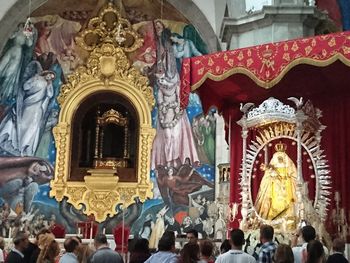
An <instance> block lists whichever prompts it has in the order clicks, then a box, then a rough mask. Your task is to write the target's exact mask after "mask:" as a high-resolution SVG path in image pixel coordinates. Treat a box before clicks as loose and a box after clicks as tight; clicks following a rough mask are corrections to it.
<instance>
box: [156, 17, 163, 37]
mask: <svg viewBox="0 0 350 263" xmlns="http://www.w3.org/2000/svg"><path fill="white" fill-rule="evenodd" d="M154 27H155V30H156V33H157V35H158V36H160V35H161V34H162V32H163V30H164V29H165V25H164V24H163V22H162V21H160V20H156V21H155V22H154Z"/></svg>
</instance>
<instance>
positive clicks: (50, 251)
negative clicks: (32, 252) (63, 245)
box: [37, 239, 60, 263]
mask: <svg viewBox="0 0 350 263" xmlns="http://www.w3.org/2000/svg"><path fill="white" fill-rule="evenodd" d="M59 254H60V246H59V244H58V243H57V242H56V240H54V239H53V240H51V241H50V242H49V243H48V244H46V245H45V246H44V247H43V249H41V251H40V254H39V257H38V260H37V263H55V262H56V257H57V256H58V255H59Z"/></svg>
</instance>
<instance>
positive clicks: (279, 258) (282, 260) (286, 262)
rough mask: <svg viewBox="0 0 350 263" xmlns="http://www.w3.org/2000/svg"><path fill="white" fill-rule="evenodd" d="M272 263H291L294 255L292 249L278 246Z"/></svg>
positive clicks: (283, 245)
mask: <svg viewBox="0 0 350 263" xmlns="http://www.w3.org/2000/svg"><path fill="white" fill-rule="evenodd" d="M274 262H275V263H293V262H294V255H293V251H292V248H291V247H290V246H288V245H286V244H279V245H278V247H277V249H276V252H275V255H274Z"/></svg>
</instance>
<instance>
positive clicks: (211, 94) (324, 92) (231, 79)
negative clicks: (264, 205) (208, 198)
mask: <svg viewBox="0 0 350 263" xmlns="http://www.w3.org/2000/svg"><path fill="white" fill-rule="evenodd" d="M349 66H350V33H349V32H343V33H337V34H330V35H323V36H316V37H312V38H305V39H297V40H290V41H285V42H279V43H270V44H265V45H259V46H255V47H248V48H243V49H236V50H230V51H225V52H218V53H214V54H210V55H206V56H200V57H193V58H188V59H185V60H184V61H183V65H182V79H181V81H182V82H181V85H182V87H181V100H182V105H183V106H185V105H187V102H188V94H189V92H190V91H194V90H195V91H196V92H198V94H199V96H200V98H201V101H202V104H203V108H204V110H205V111H207V110H208V109H209V108H210V107H211V106H214V107H216V108H217V109H218V110H219V112H221V113H222V114H223V116H224V117H225V120H226V123H228V122H229V121H228V120H229V118H231V120H232V122H231V123H232V126H231V135H232V136H231V138H230V144H231V157H230V158H231V175H232V176H231V201H232V202H239V197H240V196H239V192H240V191H239V185H238V179H239V168H240V163H241V160H242V159H241V158H242V144H241V136H240V127H239V126H238V125H237V124H236V121H237V120H239V119H240V118H241V116H242V114H241V112H240V111H239V104H240V103H242V102H243V103H244V102H255V103H256V105H258V104H260V103H261V102H262V101H263V100H265V99H267V98H268V97H270V96H273V97H275V98H278V99H280V100H281V101H283V102H284V103H287V101H286V98H288V97H290V96H293V97H304V101H306V100H308V99H310V100H311V101H312V102H313V104H314V105H315V106H316V107H318V108H320V109H321V110H322V111H323V117H322V118H321V122H322V123H323V124H325V125H326V126H327V128H326V130H325V131H324V132H323V133H322V135H323V139H322V148H324V149H325V152H326V155H327V158H328V160H329V164H330V167H331V171H332V177H333V179H332V180H333V191H339V192H340V193H341V198H342V201H341V206H342V207H344V208H345V211H349V209H350V195H347V194H346V193H347V191H348V190H347V189H350V180H349V179H348V177H347V173H348V172H349V171H350V161H349V158H350V127H348V125H347V124H348V123H350V107H348V105H350V96H349V95H350V91H349V90H350V89H349V87H348V85H349V84H350V69H349ZM331 198H333V196H332V197H331ZM347 213H348V212H347ZM346 216H347V217H348V218H350V214H347V215H346Z"/></svg>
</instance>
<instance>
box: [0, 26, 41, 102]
mask: <svg viewBox="0 0 350 263" xmlns="http://www.w3.org/2000/svg"><path fill="white" fill-rule="evenodd" d="M23 28H24V24H23V23H21V24H19V26H18V28H17V30H16V32H14V34H13V35H12V36H11V37H10V39H9V41H8V42H7V43H6V45H5V48H4V50H3V53H2V55H1V57H0V103H1V104H8V105H10V104H12V103H13V102H14V99H15V98H16V95H17V90H18V88H19V86H20V82H21V76H22V74H23V71H24V69H25V68H26V66H27V64H28V63H29V61H30V60H31V58H32V51H33V50H32V49H33V48H32V47H33V45H34V42H35V36H36V31H34V34H33V35H32V36H29V37H27V36H25V35H24V33H23Z"/></svg>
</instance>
